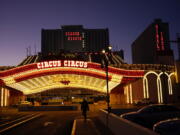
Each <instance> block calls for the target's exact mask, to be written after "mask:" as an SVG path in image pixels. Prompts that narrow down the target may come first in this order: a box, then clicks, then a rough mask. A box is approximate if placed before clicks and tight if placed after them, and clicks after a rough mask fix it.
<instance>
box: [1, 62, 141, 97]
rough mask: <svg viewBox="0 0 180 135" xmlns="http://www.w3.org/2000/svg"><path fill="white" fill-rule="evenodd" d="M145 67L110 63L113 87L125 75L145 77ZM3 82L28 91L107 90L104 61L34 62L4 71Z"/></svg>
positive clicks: (30, 92) (25, 92) (111, 85)
mask: <svg viewBox="0 0 180 135" xmlns="http://www.w3.org/2000/svg"><path fill="white" fill-rule="evenodd" d="M143 75H144V71H143V70H124V69H118V68H114V67H109V76H108V80H109V90H110V91H111V90H112V89H113V88H115V87H116V86H117V85H119V84H120V83H121V82H122V80H123V78H124V77H126V78H127V77H129V78H137V77H143ZM0 80H1V81H0V82H1V84H4V85H6V86H8V87H12V88H14V89H17V90H20V91H22V92H23V93H24V94H32V93H37V92H41V91H45V90H49V89H54V88H62V89H63V88H83V89H90V90H95V91H99V92H104V93H105V92H106V73H105V69H102V68H101V66H100V64H97V63H91V62H84V61H74V60H54V61H45V62H39V63H33V64H29V65H25V66H21V67H16V68H13V69H10V70H6V71H1V72H0Z"/></svg>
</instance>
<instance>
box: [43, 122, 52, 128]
mask: <svg viewBox="0 0 180 135" xmlns="http://www.w3.org/2000/svg"><path fill="white" fill-rule="evenodd" d="M52 124H54V122H50V121H47V122H45V123H44V127H47V126H49V125H52Z"/></svg>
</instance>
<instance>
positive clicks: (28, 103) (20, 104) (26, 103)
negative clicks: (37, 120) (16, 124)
mask: <svg viewBox="0 0 180 135" xmlns="http://www.w3.org/2000/svg"><path fill="white" fill-rule="evenodd" d="M31 105H32V103H31V102H29V101H20V102H19V104H18V106H31Z"/></svg>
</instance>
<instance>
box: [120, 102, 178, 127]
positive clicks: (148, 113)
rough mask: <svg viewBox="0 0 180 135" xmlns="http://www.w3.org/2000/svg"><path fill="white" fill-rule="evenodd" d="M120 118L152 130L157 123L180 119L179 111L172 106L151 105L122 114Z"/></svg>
mask: <svg viewBox="0 0 180 135" xmlns="http://www.w3.org/2000/svg"><path fill="white" fill-rule="evenodd" d="M120 117H122V118H124V119H127V120H130V121H132V122H135V123H138V124H140V125H142V126H144V127H147V128H152V127H153V125H154V124H155V123H157V122H159V121H162V120H166V119H170V118H175V117H180V109H178V108H176V107H175V106H173V105H166V104H153V105H148V106H145V107H143V108H141V109H139V110H138V111H136V112H129V113H125V114H122V115H121V116H120Z"/></svg>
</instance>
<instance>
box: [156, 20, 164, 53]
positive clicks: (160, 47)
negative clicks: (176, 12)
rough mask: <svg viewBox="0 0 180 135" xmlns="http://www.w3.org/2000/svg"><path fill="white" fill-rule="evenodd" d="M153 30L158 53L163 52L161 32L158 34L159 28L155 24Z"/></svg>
mask: <svg viewBox="0 0 180 135" xmlns="http://www.w3.org/2000/svg"><path fill="white" fill-rule="evenodd" d="M155 28H156V48H157V50H158V51H164V37H163V32H160V34H159V26H158V25H157V24H156V25H155ZM160 43H161V44H160Z"/></svg>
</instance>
